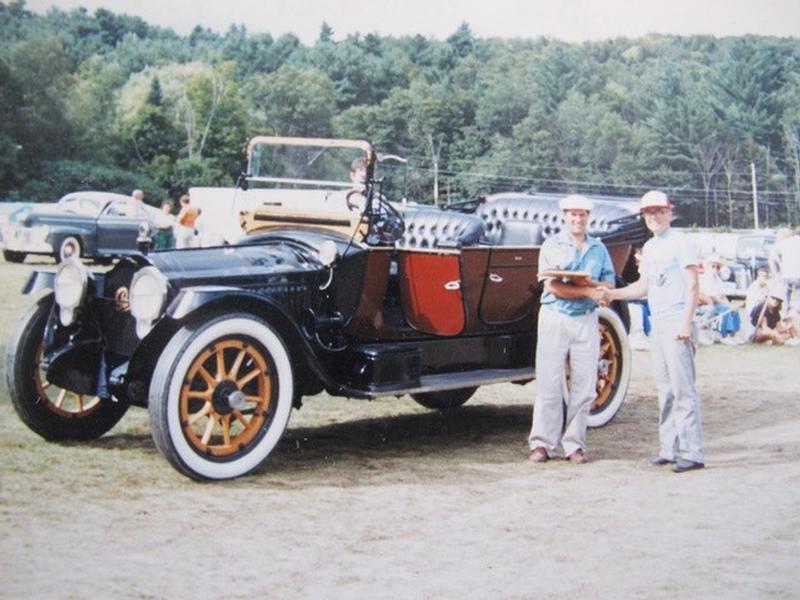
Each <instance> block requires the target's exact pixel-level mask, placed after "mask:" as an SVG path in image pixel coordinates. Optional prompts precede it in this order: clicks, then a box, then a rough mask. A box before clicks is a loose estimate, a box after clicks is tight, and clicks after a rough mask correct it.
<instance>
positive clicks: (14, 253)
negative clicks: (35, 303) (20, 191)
mask: <svg viewBox="0 0 800 600" xmlns="http://www.w3.org/2000/svg"><path fill="white" fill-rule="evenodd" d="M157 215H158V210H157V209H155V208H153V207H152V206H148V205H146V204H141V206H139V205H137V204H134V203H132V202H131V201H130V199H129V198H128V197H127V196H124V195H122V194H114V193H110V192H74V193H71V194H67V195H66V196H63V197H62V198H61V199H60V200H59V201H58V202H56V203H53V204H48V205H31V207H30V208H29V209H28V210H26V211H25V213H24V214H19V215H17V216H16V219H15V220H14V221H10V222H8V223H7V224H6V225H5V227H4V229H3V235H2V239H3V256H4V258H5V259H6V261H8V262H22V261H23V260H25V257H26V256H27V255H28V254H45V255H49V256H53V257H54V258H55V259H56V261H58V262H60V261H62V260H64V259H66V258H68V257H70V256H83V257H86V258H97V257H113V256H126V255H130V254H134V253H137V252H138V251H139V250H138V247H137V240H138V239H139V238H140V237H141V236H142V235H143V229H144V230H145V231H144V235H146V234H148V233H149V229H150V228H151V227H152V224H153V222H154V220H155V218H156V216H157Z"/></svg>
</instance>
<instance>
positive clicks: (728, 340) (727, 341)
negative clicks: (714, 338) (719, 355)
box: [720, 337, 740, 346]
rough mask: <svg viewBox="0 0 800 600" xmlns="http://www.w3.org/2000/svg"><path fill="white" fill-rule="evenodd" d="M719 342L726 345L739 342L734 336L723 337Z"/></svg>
mask: <svg viewBox="0 0 800 600" xmlns="http://www.w3.org/2000/svg"><path fill="white" fill-rule="evenodd" d="M720 343H721V344H725V345H726V346H738V345H739V343H740V342H739V340H737V339H736V338H734V337H724V338H722V339H721V340H720Z"/></svg>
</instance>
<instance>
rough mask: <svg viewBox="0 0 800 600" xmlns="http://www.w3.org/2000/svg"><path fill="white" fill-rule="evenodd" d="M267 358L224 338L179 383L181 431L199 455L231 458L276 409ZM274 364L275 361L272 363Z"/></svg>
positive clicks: (254, 348)
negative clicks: (180, 383)
mask: <svg viewBox="0 0 800 600" xmlns="http://www.w3.org/2000/svg"><path fill="white" fill-rule="evenodd" d="M268 361H269V356H268V355H267V356H265V353H264V352H263V350H261V349H260V348H258V347H257V346H255V345H254V344H253V343H251V342H249V341H245V340H239V339H226V340H223V341H221V342H219V343H214V344H212V345H211V346H209V347H207V348H206V349H205V350H204V351H202V352H201V353H200V354H198V355H197V357H196V358H195V360H194V361H193V363H192V364H191V366H190V367H189V371H188V373H187V375H186V379H185V380H184V382H183V384H182V386H181V397H180V404H179V412H180V420H181V423H182V427H183V433H184V435H185V436H186V439H187V440H188V441H189V443H190V444H191V445H192V447H193V448H194V449H195V450H196V451H197V452H199V453H201V454H209V455H213V456H231V455H235V454H237V453H238V452H240V451H241V450H242V449H245V448H247V447H248V446H249V445H250V444H252V443H253V442H254V441H255V440H256V439H257V437H258V434H259V432H261V431H262V429H263V428H264V425H265V423H266V422H268V420H269V419H270V418H271V417H272V414H273V413H274V410H273V409H274V404H275V402H274V398H273V394H272V391H273V388H272V373H273V371H274V367H273V365H271V364H268ZM270 362H271V361H270Z"/></svg>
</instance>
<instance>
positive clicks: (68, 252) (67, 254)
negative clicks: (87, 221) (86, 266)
mask: <svg viewBox="0 0 800 600" xmlns="http://www.w3.org/2000/svg"><path fill="white" fill-rule="evenodd" d="M80 257H81V241H80V240H79V239H78V238H76V237H75V236H74V235H70V236H67V237H65V238H64V239H63V240H61V244H59V246H58V250H57V251H56V256H55V259H56V262H58V263H62V262H64V261H65V260H67V259H68V258H76V259H79V258H80Z"/></svg>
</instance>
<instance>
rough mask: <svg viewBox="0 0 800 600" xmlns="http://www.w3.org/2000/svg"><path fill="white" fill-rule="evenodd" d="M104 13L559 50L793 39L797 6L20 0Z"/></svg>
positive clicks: (681, 1)
mask: <svg viewBox="0 0 800 600" xmlns="http://www.w3.org/2000/svg"><path fill="white" fill-rule="evenodd" d="M53 6H55V7H58V8H60V9H62V10H70V9H73V8H77V7H80V6H82V7H85V8H86V9H87V10H88V11H89V12H90V13H93V12H94V11H95V10H96V9H97V8H106V9H108V10H110V11H112V12H114V13H126V14H129V15H136V16H139V17H141V18H143V19H144V20H145V21H147V22H148V23H150V24H151V25H160V26H164V27H171V28H172V29H174V30H175V31H176V32H177V33H179V34H182V35H186V34H188V33H189V32H191V30H192V29H193V28H194V27H195V26H196V25H201V26H202V27H205V28H209V29H212V30H214V31H217V32H220V33H224V32H225V31H227V30H228V28H229V27H230V26H231V25H232V24H244V25H246V27H247V30H248V31H249V32H251V33H269V34H271V35H272V36H273V37H278V36H280V35H282V34H285V33H293V34H295V35H297V36H298V37H299V38H300V40H301V41H302V42H304V43H305V44H313V42H314V40H316V39H317V37H318V35H319V32H320V27H321V25H322V22H323V21H324V22H327V23H328V24H329V25H330V26H331V27H332V28H333V31H334V35H333V37H334V39H335V40H343V39H344V38H345V37H346V36H347V35H349V34H355V33H360V34H362V35H363V34H368V33H377V34H380V35H391V36H402V35H415V34H421V35H423V36H426V37H433V38H436V39H440V40H441V39H445V38H447V37H448V36H449V35H450V34H452V33H453V32H455V31H456V29H457V28H458V27H459V25H461V23H464V22H466V23H467V24H469V27H470V29H471V30H472V32H473V34H474V35H475V36H477V37H504V38H508V37H518V38H519V37H521V38H533V37H538V36H547V37H552V38H558V39H561V40H564V41H567V42H581V41H587V40H600V39H608V38H614V37H620V36H624V37H640V36H644V35H647V34H649V33H667V34H677V35H694V34H711V35H716V36H727V35H744V34H759V35H773V36H781V37H785V36H793V37H796V36H800V1H799V0H638V1H637V0H396V1H394V2H386V1H383V0H372V1H371V2H370V1H369V0H27V1H26V7H27V9H28V10H31V11H33V12H37V13H44V12H46V11H47V10H48V9H50V8H51V7H53Z"/></svg>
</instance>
